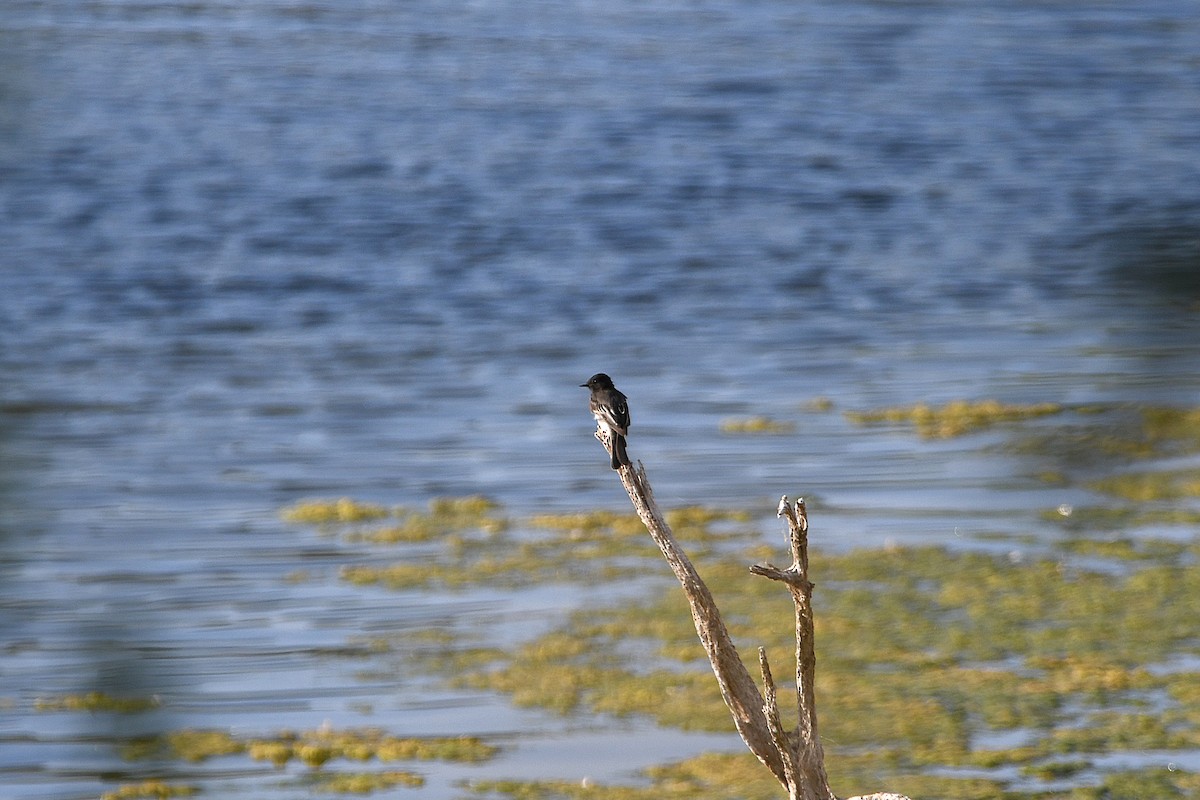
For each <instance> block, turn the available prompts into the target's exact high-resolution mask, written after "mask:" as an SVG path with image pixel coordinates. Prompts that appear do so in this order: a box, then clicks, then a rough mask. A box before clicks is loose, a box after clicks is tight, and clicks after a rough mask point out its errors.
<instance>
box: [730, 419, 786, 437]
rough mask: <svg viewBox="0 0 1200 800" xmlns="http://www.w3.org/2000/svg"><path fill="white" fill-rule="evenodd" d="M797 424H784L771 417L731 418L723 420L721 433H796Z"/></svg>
mask: <svg viewBox="0 0 1200 800" xmlns="http://www.w3.org/2000/svg"><path fill="white" fill-rule="evenodd" d="M795 431H796V423H794V422H783V421H781V420H777V419H771V418H770V417H763V416H754V417H730V418H729V419H723V420H721V433H767V434H783V433H794V432H795Z"/></svg>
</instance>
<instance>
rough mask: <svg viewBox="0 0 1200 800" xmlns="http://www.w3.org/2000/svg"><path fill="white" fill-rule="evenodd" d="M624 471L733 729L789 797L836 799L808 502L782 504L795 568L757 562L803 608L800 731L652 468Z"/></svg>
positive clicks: (892, 797) (799, 617) (867, 799)
mask: <svg viewBox="0 0 1200 800" xmlns="http://www.w3.org/2000/svg"><path fill="white" fill-rule="evenodd" d="M605 433H606V432H605V431H604V430H603V428H602V427H601V426H597V430H596V438H597V439H599V440H600V441H601V442H602V443H603V444H604V446H605V448H606V449H609V448H610V443H609V441H608V437H607V436H606V435H605ZM610 453H611V450H610ZM618 475H619V476H620V478H621V484H622V485H623V486H624V487H625V491H626V492H627V493H628V494H629V499H630V501H631V502H632V503H633V507H634V510H636V511H637V514H638V517H640V518H641V520H642V523H643V524H644V525H645V526H646V530H647V531H648V532H649V533H650V538H652V539H653V540H654V543H655V544H657V545H658V548H659V550H661V551H662V554H663V557H664V558H665V559H666V561H667V564H668V565H669V566H670V567H671V571H672V572H674V573H675V577H676V578H677V579H678V580H679V584H680V586H682V587H683V593H684V595H685V596H686V597H687V601H688V606H689V608H690V609H691V612H692V622H694V623H695V626H696V635H697V636H698V637H699V639H700V643H701V644H702V645H703V646H704V651H705V653H707V655H708V660H709V663H710V664H711V665H712V670H713V674H714V675H716V678H717V684H718V685H719V686H720V688H721V697H722V698H723V699H724V700H725V705H726V706H727V707H728V708H729V712H730V714H731V715H732V716H733V723H734V726H735V727H736V728H737V731H738V734H739V735H740V736H741V737H742V741H744V742H745V743H746V746H747V747H748V748H750V752H752V753H754V755H755V756H757V757H758V759H759V761H761V762H762V763H763V764H764V765H765V766H766V767H767V769H769V770H770V771H771V774H773V775H774V776H775V778H776V779H777V780H778V781H779V783H780V784H781V785H782V786H783V787H784V788H785V789H786V790H787V793H788V798H789V800H837V797H836V796H835V795H834V794H833V790H832V789H830V788H829V780H828V778H827V776H826V774H825V753H824V749H823V748H822V747H821V742H820V739H819V738H818V733H817V708H816V694H815V691H814V688H813V678H814V676H815V674H816V664H817V657H816V644H815V641H814V637H813V611H812V592H813V584H812V583H811V582H810V581H809V579H808V512H807V509H806V508H805V505H804V500H803V499H801V500H798V501H797V502H796V503H794V504H793V503H791V502H789V501H788V499H787V496H786V495H785V496H784V497H783V498H782V499H781V500H780V501H779V507H778V509H777V513H778V515H779V516H781V517H784V518H785V519H787V522H788V531H789V541H790V545H791V551H792V565H791V566H790V567H788V568H787V569H779V568H778V567H775V566H772V565H771V564H755V565H754V566H752V567H750V571H751V572H753V573H754V574H755V575H761V576H762V577H765V578H770V579H771V580H775V581H780V582H781V583H783V584H785V585H786V586H787V587H788V590H789V591H790V592H791V595H792V601H793V604H794V606H795V609H796V704H797V712H798V717H799V724H798V725H797V727H796V729H795V730H791V731H789V730H787V729H785V728H784V726H783V723H782V720H781V718H780V714H779V704H778V700H777V696H776V690H775V681H774V678H773V677H772V676H771V668H770V665H769V663H768V662H767V654H766V651H765V650H764V649H763V648H759V650H758V655H759V669H760V671H761V673H762V678H763V687H764V691H763V692H760V691H759V690H758V686H757V685H756V684H755V682H754V679H753V678H752V677H751V676H750V672H749V670H747V669H746V665H745V664H744V663H743V662H742V659H741V657H740V656H739V655H738V652H737V648H736V647H735V646H734V644H733V640H732V638H731V637H730V636H729V631H728V630H727V629H726V627H725V623H724V622H723V621H722V620H721V613H720V610H719V609H718V608H717V604H716V601H715V600H714V599H713V596H712V593H711V592H710V591H709V590H708V586H707V585H706V584H705V583H704V581H703V580H702V579H701V578H700V574H699V573H698V572H696V568H695V567H694V566H693V565H692V562H691V559H689V558H688V556H687V553H685V552H684V551H683V549H682V548H681V547H680V546H679V542H678V541H677V540H676V539H675V535H674V533H672V531H671V528H670V526H669V525H667V522H666V519H665V518H664V517H663V515H662V512H661V511H659V509H658V505H657V503H655V501H654V492H653V490H652V489H651V488H650V481H649V480H648V479H647V477H646V469H645V467H644V466H642V463H641V462H640V461H639V462H638V463H637V465H636V466H634V465H626V466H622V467H621V468H620V469H619V470H618ZM851 800H908V798H907V797H904V796H902V795H898V794H888V793H881V794H873V795H862V796H860V797H858V798H851Z"/></svg>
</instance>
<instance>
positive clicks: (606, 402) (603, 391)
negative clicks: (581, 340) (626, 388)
mask: <svg viewBox="0 0 1200 800" xmlns="http://www.w3.org/2000/svg"><path fill="white" fill-rule="evenodd" d="M579 385H580V386H583V387H586V388H588V389H591V390H592V396H591V400H590V401H589V403H588V407H589V408H591V410H592V416H593V417H595V418H596V422H598V423H600V425H601V426H603V427H604V428H605V430H607V431H608V441H609V444H610V445H611V446H612V468H613V469H620V468H621V465H625V466H628V465H629V464H630V463H631V462H630V461H629V454H628V453H626V452H625V437H626V436H628V435H629V404H628V403H627V402H626V397H625V395H623V394H621V392H620V391H618V390H617V387H615V386H613V382H612V378H610V377H608V376H607V375H605V374H604V373H603V372H597V373H596V374H595V375H593V376H592V377H590V378H588V380H587V383H581V384H579Z"/></svg>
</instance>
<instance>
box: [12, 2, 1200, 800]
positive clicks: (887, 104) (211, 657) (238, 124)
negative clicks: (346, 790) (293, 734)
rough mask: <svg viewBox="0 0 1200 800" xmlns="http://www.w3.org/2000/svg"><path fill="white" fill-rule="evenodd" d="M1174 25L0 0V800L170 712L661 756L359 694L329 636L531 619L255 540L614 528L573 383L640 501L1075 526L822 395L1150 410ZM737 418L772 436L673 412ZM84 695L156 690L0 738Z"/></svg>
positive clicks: (164, 720)
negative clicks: (352, 526)
mask: <svg viewBox="0 0 1200 800" xmlns="http://www.w3.org/2000/svg"><path fill="white" fill-rule="evenodd" d="M1197 42H1200V15H1197V14H1196V13H1195V9H1194V8H1193V6H1192V4H1191V3H1190V2H1188V1H1187V0H1174V1H1173V2H1172V1H1169V0H1168V1H1164V2H1151V3H1138V4H1133V3H1097V4H1084V5H1080V4H1067V5H1064V4H1046V3H1040V2H1034V1H1030V2H1014V3H1009V4H1005V5H1003V7H1000V8H985V7H983V6H981V5H977V4H950V3H939V2H933V3H903V2H901V3H882V2H876V3H870V2H863V3H849V4H847V3H805V4H795V3H783V2H773V1H772V0H766V1H764V2H745V3H738V4H733V5H730V4H717V3H698V4H689V5H688V6H687V7H686V8H685V7H682V6H680V5H678V4H674V3H661V2H660V3H649V4H647V3H637V4H633V3H623V2H615V3H614V2H608V3H604V4H595V3H582V4H557V3H538V2H533V3H530V2H523V3H508V2H500V3H491V4H469V5H464V6H463V7H461V8H457V9H455V10H454V12H453V13H448V12H447V9H446V6H445V5H444V4H439V3H428V2H415V3H398V4H392V3H381V2H371V3H357V4H350V5H348V6H346V5H342V4H321V3H298V2H293V1H292V0H277V1H276V2H252V3H219V2H211V3H210V2H202V3H192V4H186V5H176V4H170V3H153V2H149V3H146V2H108V3H97V4H88V5H82V6H81V5H80V4H77V3H72V2H19V1H17V2H9V3H6V4H5V6H4V9H3V10H0V228H2V232H0V239H2V240H3V246H2V247H0V347H2V349H0V368H2V369H3V375H4V380H3V384H2V388H0V469H3V474H2V475H0V585H2V586H3V590H2V594H0V648H2V651H3V657H2V658H0V684H2V685H3V687H4V688H3V689H2V690H0V700H3V701H4V705H3V706H0V741H2V742H3V743H4V746H3V747H0V774H3V775H4V782H5V783H6V784H8V785H9V787H10V788H9V789H8V792H9V796H13V797H30V798H34V797H37V798H43V797H44V798H73V797H85V796H91V795H94V794H95V793H96V792H97V791H99V790H100V789H102V788H104V787H110V786H111V785H112V783H113V780H112V779H111V778H102V777H101V776H102V775H108V776H111V775H115V774H117V773H120V772H121V771H122V770H126V769H129V768H130V767H129V765H127V764H124V763H123V762H121V761H120V759H119V758H118V757H117V755H116V754H115V752H114V749H113V747H112V742H113V741H115V740H119V739H121V738H122V737H124V736H126V735H128V734H130V733H133V732H137V731H136V730H132V729H137V730H142V729H150V730H162V729H168V728H170V727H175V726H184V725H187V726H197V727H199V726H214V727H226V728H233V729H235V730H237V731H250V732H266V731H271V730H278V729H280V728H284V727H312V726H315V725H318V724H320V723H321V722H322V721H323V720H325V719H330V720H332V721H333V722H334V723H335V724H338V725H352V724H373V725H380V726H382V727H386V728H388V729H389V730H392V731H394V732H396V733H400V734H434V733H482V734H494V735H498V736H504V737H509V739H508V740H509V741H512V742H513V743H514V744H513V745H512V747H511V748H510V750H509V751H507V752H506V754H505V755H503V756H502V757H501V758H500V759H499V760H498V761H497V762H495V763H493V764H489V765H487V766H486V767H471V768H448V769H447V772H446V773H445V774H443V773H442V772H438V771H437V770H439V769H441V768H438V767H436V766H435V767H433V768H431V769H432V772H431V774H433V775H435V776H436V777H435V778H434V779H433V782H431V785H430V787H429V788H428V789H427V790H425V794H426V796H439V793H441V794H448V793H451V791H452V790H451V789H449V788H448V787H449V782H450V781H451V780H454V779H457V778H460V777H463V776H468V777H469V776H470V775H472V774H474V772H473V770H482V771H487V772H489V773H491V774H498V775H503V774H507V775H512V774H514V773H517V774H519V775H531V774H533V773H537V774H547V775H564V776H568V777H569V776H571V773H572V772H573V771H574V770H575V769H576V762H577V761H578V759H579V757H580V756H579V754H580V753H587V754H588V758H594V759H595V761H596V763H603V764H605V765H606V766H604V767H603V770H604V771H605V772H611V774H617V775H619V774H623V773H624V770H623V769H622V768H621V766H620V765H621V764H624V763H628V766H637V765H639V764H640V763H641V762H642V761H654V760H664V759H668V758H672V757H682V756H684V755H687V754H690V753H692V752H694V751H695V750H697V749H701V747H707V746H709V743H708V742H707V741H705V742H703V743H701V742H695V741H692V740H690V739H688V738H687V737H684V736H682V735H678V734H674V733H672V734H670V735H669V736H668V735H667V734H663V733H662V732H654V731H644V730H641V729H639V728H638V726H637V724H636V723H633V724H628V725H626V724H616V723H610V722H601V723H597V724H598V725H599V726H600V728H601V729H602V730H603V732H602V733H600V734H597V733H595V732H594V731H590V730H589V731H588V732H586V733H578V734H574V735H565V736H563V737H561V738H554V735H555V732H557V731H559V730H561V728H562V727H563V726H564V725H565V726H567V727H568V728H570V727H572V726H573V725H576V724H580V723H564V722H563V721H561V720H557V719H553V718H549V717H547V716H545V715H540V714H535V713H531V712H517V711H513V710H512V709H510V708H509V707H508V706H507V704H506V703H504V701H503V700H502V699H496V698H487V697H473V696H466V697H464V696H460V695H450V694H445V693H443V694H444V696H442V695H439V694H436V693H435V695H434V697H433V699H432V700H431V701H430V700H428V699H427V698H426V697H425V696H424V695H423V694H422V691H423V686H424V684H423V683H422V682H421V681H419V680H416V679H410V678H407V677H406V676H396V675H375V676H374V677H372V678H371V679H367V680H364V679H363V678H362V677H361V676H360V675H359V674H358V673H359V670H360V668H361V667H362V666H363V665H362V664H360V663H358V662H357V661H356V660H355V659H354V658H346V657H345V655H344V654H343V653H341V650H342V649H343V648H346V647H347V646H350V643H352V642H354V641H357V640H361V639H362V638H363V637H366V636H370V635H383V634H387V635H397V634H402V633H403V631H405V630H407V629H409V628H418V627H424V626H426V625H428V624H429V623H430V622H431V621H435V622H436V621H445V624H447V625H457V624H470V621H471V620H477V619H486V620H487V621H488V622H492V621H497V620H498V621H500V622H502V623H504V624H506V625H511V626H513V628H514V629H515V630H517V631H525V632H527V633H528V632H530V631H531V629H532V628H536V627H537V626H538V625H547V624H551V623H552V621H553V620H555V619H557V618H558V617H559V615H560V614H561V611H562V607H563V606H564V605H569V601H568V599H567V598H566V597H565V596H563V595H562V593H561V592H560V593H558V594H555V593H553V592H545V591H542V592H540V593H532V594H531V595H530V596H529V597H521V598H514V597H504V598H496V597H488V596H486V595H482V596H473V595H471V594H470V593H468V594H466V595H458V596H438V595H417V596H403V597H398V596H396V595H394V594H390V593H387V592H384V591H365V590H361V589H356V588H354V587H350V586H347V585H344V584H342V583H339V582H338V581H337V579H336V570H337V568H338V567H339V566H340V565H342V564H343V563H346V562H347V561H355V560H356V559H364V560H367V559H371V558H373V557H377V556H378V554H377V553H376V552H374V551H372V550H371V548H370V547H369V546H367V545H358V546H354V545H347V544H345V543H340V542H334V541H330V540H328V539H322V538H321V537H319V536H318V535H317V534H315V533H311V532H308V531H305V530H302V529H297V528H295V527H292V526H287V525H284V524H283V523H282V522H281V521H280V520H279V518H278V515H277V510H278V509H279V508H280V507H281V506H284V505H286V504H289V503H292V502H294V501H296V500H298V499H300V498H303V497H311V496H321V497H336V496H341V495H350V496H354V497H357V498H361V499H365V500H370V501H374V502H380V503H385V504H389V505H390V504H397V503H404V504H413V505H421V504H423V503H424V502H426V501H427V500H428V499H429V498H430V497H432V496H436V495H457V494H471V493H482V494H486V495H488V496H490V497H493V498H496V499H497V500H499V501H500V502H502V503H503V504H504V505H505V506H506V507H507V508H508V509H509V510H510V511H512V512H513V513H515V514H530V513H536V512H539V511H544V510H576V509H586V508H593V507H596V506H603V507H612V508H623V507H624V499H623V496H622V493H621V491H620V488H619V485H618V483H617V481H616V480H615V477H614V476H613V475H612V474H611V473H610V472H609V470H607V469H606V468H605V466H604V455H603V453H602V452H601V451H600V450H599V448H598V446H597V445H596V443H595V442H594V441H593V440H592V438H591V436H590V432H591V421H590V419H589V417H588V415H587V413H586V408H585V394H584V393H583V390H582V389H579V388H577V384H579V383H580V382H582V381H583V380H585V379H586V378H587V376H588V375H590V374H591V373H593V372H596V371H598V370H604V371H607V372H610V373H611V374H612V375H614V377H615V378H616V379H617V383H618V385H619V386H620V387H621V388H622V389H623V390H624V391H625V392H626V393H627V394H628V395H629V396H630V398H631V404H632V408H633V419H634V428H633V435H632V437H631V443H630V449H631V453H632V454H633V456H634V457H635V458H640V459H642V460H643V461H644V462H645V463H646V464H647V466H648V468H649V470H650V475H651V478H652V480H653V481H654V485H655V488H656V491H657V495H658V497H659V499H660V501H661V502H662V503H664V504H665V505H678V504H691V503H697V502H699V503H707V504H718V505H720V504H731V505H737V506H758V505H761V507H762V508H763V510H764V516H765V517H767V518H769V516H770V514H771V512H772V511H773V508H774V503H775V498H777V496H778V495H779V494H781V493H785V492H786V493H789V494H805V495H807V496H810V497H812V498H814V505H813V516H814V530H815V533H814V536H817V535H819V533H820V531H821V530H822V526H824V528H825V529H826V530H828V531H829V537H830V541H829V542H828V546H831V547H846V546H855V545H878V544H881V543H883V542H884V541H885V540H887V539H892V540H898V541H902V542H907V541H931V540H932V541H938V542H945V543H948V544H950V545H953V546H958V545H959V544H960V543H961V544H962V545H963V546H965V545H967V544H969V543H970V542H971V540H972V537H973V536H976V535H979V534H981V533H989V532H994V531H997V530H1000V531H1009V532H1022V533H1032V534H1035V535H1037V536H1047V535H1052V534H1051V533H1050V532H1047V531H1045V529H1044V525H1043V524H1042V523H1039V522H1038V521H1037V517H1036V513H1037V511H1039V510H1041V509H1044V508H1048V507H1054V506H1056V505H1058V504H1059V503H1064V502H1066V503H1078V502H1081V501H1085V500H1086V499H1087V498H1086V497H1081V496H1080V494H1079V491H1078V490H1070V491H1064V490H1059V489H1054V488H1047V487H1046V486H1045V485H1044V484H1041V483H1039V482H1037V481H1035V480H1033V479H1031V478H1029V477H1027V476H1028V475H1029V474H1030V473H1031V472H1032V471H1034V468H1035V466H1036V465H1031V464H1030V463H1028V461H1027V460H1025V459H1022V458H1020V457H1016V456H1004V455H998V454H996V453H992V452H984V451H981V449H980V448H981V444H983V445H986V444H987V442H986V441H984V442H982V443H981V441H980V440H978V439H973V440H971V441H970V442H964V443H960V442H958V441H953V442H950V443H937V444H930V443H922V442H920V441H918V440H917V439H916V438H915V437H913V436H911V435H910V434H908V433H904V432H897V433H890V434H889V433H884V434H880V433H878V432H871V433H867V432H864V431H863V430H862V429H860V428H857V427H854V426H852V425H850V424H849V423H847V422H846V421H845V420H844V419H843V418H842V416H841V413H840V412H841V411H843V410H848V409H864V408H871V407H876V406H882V405H892V404H900V403H908V402H914V401H918V400H924V401H930V402H940V401H944V400H947V399H951V398H957V397H970V398H984V397H995V398H998V399H1001V400H1005V401H1012V402H1039V401H1055V402H1064V403H1092V402H1100V401H1104V402H1142V403H1171V404H1194V403H1195V402H1196V398H1197V389H1198V388H1200V369H1198V367H1200V350H1198V348H1197V347H1196V344H1195V343H1196V342H1197V341H1200V336H1198V333H1200V331H1198V328H1200V325H1198V321H1200V315H1198V313H1197V309H1198V308H1200V247H1198V245H1197V242H1198V241H1200V222H1198V220H1200V213H1198V212H1200V188H1198V187H1200V159H1197V157H1196V153H1198V152H1200V70H1198V69H1197V64H1198V63H1200V48H1198V47H1197V45H1196V43H1197ZM815 398H828V399H830V400H832V401H833V403H834V410H833V411H832V412H825V413H821V412H814V411H807V410H805V404H806V403H809V402H810V401H812V400H814V399H815ZM758 414H761V415H767V416H771V417H774V418H778V419H783V420H788V421H794V422H795V423H796V424H797V425H798V433H797V435H796V436H778V437H751V436H742V437H738V436H723V435H720V434H719V433H718V425H719V423H720V421H721V420H722V419H725V418H728V417H737V416H749V415H758ZM1102 467H1103V465H1097V469H1101V468H1102ZM765 531H766V533H767V534H769V535H774V534H775V533H776V530H775V528H774V524H773V523H768V524H766V525H765ZM298 571H304V572H307V573H310V574H313V575H315V576H317V579H316V580H308V581H299V582H298V581H288V580H286V578H287V577H288V576H290V575H294V574H296V573H297V572H298ZM93 688H103V689H106V690H108V691H114V692H115V691H121V690H125V691H128V692H132V693H144V694H159V695H161V696H162V697H163V698H164V705H163V707H162V708H161V709H160V710H159V711H156V712H153V713H152V714H149V715H140V716H138V717H136V718H130V719H126V718H119V719H116V720H113V719H110V718H108V717H106V716H105V715H97V716H95V717H91V718H89V717H86V716H84V717H81V715H60V714H47V713H36V712H35V711H34V710H33V702H34V700H35V699H36V698H38V697H46V696H53V695H58V694H64V693H71V692H82V691H88V690H90V689H93ZM368 708H369V709H370V711H369V713H368V711H367V710H366V709H368ZM590 725H591V723H586V724H585V727H589V728H590ZM614 726H615V729H616V733H615V734H614V733H613V730H614ZM628 728H632V729H633V730H632V731H631V730H629V729H628ZM547 731H549V732H550V734H549V736H550V740H552V741H554V742H555V745H554V746H545V745H538V744H536V742H538V741H541V742H546V741H547V739H545V738H540V739H539V737H546V736H547ZM664 738H665V739H666V740H667V741H668V742H671V743H674V744H672V745H671V746H672V747H677V752H675V753H674V755H673V754H672V753H669V752H659V750H658V749H657V748H656V749H655V750H654V751H653V752H649V751H648V746H647V745H646V742H647V741H649V740H654V741H661V740H663V739H664ZM596 739H599V740H602V741H607V742H608V743H609V744H607V745H599V744H597V743H596V741H595V740H596ZM571 742H575V743H576V744H577V745H578V747H577V749H574V750H573V749H572V746H571V744H570V743H571ZM560 744H561V747H560V746H559V745H560ZM736 744H737V742H736V740H734V741H733V742H732V744H731V746H735V745H736ZM605 748H608V749H605ZM664 749H669V748H664ZM631 751H633V752H636V753H638V754H639V755H638V759H639V760H635V759H632V758H629V753H630V752H631ZM531 753H538V754H541V755H540V756H538V757H536V758H535V757H531ZM601 753H603V754H604V755H603V757H601V755H598V754H601ZM626 758H629V761H628V762H626ZM589 763H590V762H589ZM197 771H198V772H199V773H201V774H202V775H203V780H213V781H216V782H217V785H221V786H225V787H226V788H228V787H236V791H237V792H238V794H239V796H243V797H244V796H251V794H261V795H262V796H270V795H272V794H273V793H275V794H279V793H282V790H279V789H277V788H275V786H276V783H275V782H273V780H274V779H273V778H272V777H271V776H270V775H266V776H265V777H264V776H263V775H261V773H259V772H257V771H256V772H254V773H253V775H254V776H253V777H244V776H240V775H237V774H230V775H225V776H222V775H220V774H219V769H218V770H217V772H214V770H213V769H210V768H209V767H205V768H204V769H199V768H198V769H197ZM185 777H187V776H185ZM593 777H597V778H600V777H605V776H604V775H594V776H593ZM222 781H224V783H222ZM438 781H441V782H440V783H439V782H438Z"/></svg>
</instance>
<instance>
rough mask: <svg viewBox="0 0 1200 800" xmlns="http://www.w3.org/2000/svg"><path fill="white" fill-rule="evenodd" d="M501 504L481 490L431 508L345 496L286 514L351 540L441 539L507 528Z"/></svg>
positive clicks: (443, 499) (289, 518)
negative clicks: (380, 502) (353, 498)
mask: <svg viewBox="0 0 1200 800" xmlns="http://www.w3.org/2000/svg"><path fill="white" fill-rule="evenodd" d="M498 509H499V507H498V506H497V504H496V503H495V502H494V501H492V500H489V499H488V498H486V497H481V496H479V495H472V496H469V497H435V498H434V499H433V500H431V501H429V510H428V511H416V510H413V509H409V508H405V507H403V506H397V507H395V508H392V509H387V508H384V507H383V506H381V505H375V504H372V503H360V502H358V501H356V500H352V499H350V498H348V497H343V498H341V499H339V500H307V501H304V502H301V503H297V504H295V505H293V506H289V507H287V508H285V509H283V511H282V512H280V513H281V516H282V517H283V518H284V520H286V521H288V522H295V523H301V524H306V525H317V526H319V527H321V528H322V529H325V530H336V531H338V532H340V533H341V534H342V535H344V536H345V537H346V538H347V539H350V540H355V541H368V542H378V543H380V544H404V543H415V542H429V541H436V540H438V539H440V538H443V537H447V536H456V535H461V534H462V533H464V532H469V531H479V532H483V533H489V534H494V533H498V532H501V531H503V530H504V527H505V526H506V525H507V520H506V519H505V518H504V517H503V516H501V515H500V514H498V513H497V511H498Z"/></svg>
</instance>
